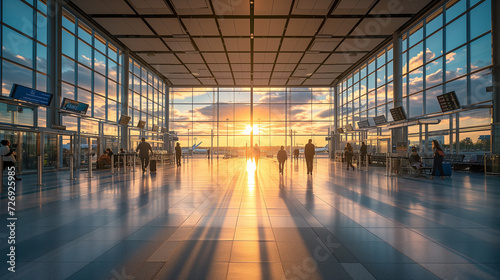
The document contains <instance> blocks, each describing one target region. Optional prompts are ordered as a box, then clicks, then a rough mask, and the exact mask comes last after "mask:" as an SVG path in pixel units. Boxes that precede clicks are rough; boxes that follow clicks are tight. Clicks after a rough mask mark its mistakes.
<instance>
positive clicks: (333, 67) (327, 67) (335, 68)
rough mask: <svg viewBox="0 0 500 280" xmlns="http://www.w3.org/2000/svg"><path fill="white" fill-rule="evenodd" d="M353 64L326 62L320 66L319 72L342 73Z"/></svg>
mask: <svg viewBox="0 0 500 280" xmlns="http://www.w3.org/2000/svg"><path fill="white" fill-rule="evenodd" d="M351 65H352V64H324V65H322V66H321V67H320V68H318V71H317V72H318V73H333V72H335V73H342V72H344V71H345V70H347V68H349V67H351Z"/></svg>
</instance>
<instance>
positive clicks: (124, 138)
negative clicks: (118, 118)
mask: <svg viewBox="0 0 500 280" xmlns="http://www.w3.org/2000/svg"><path fill="white" fill-rule="evenodd" d="M129 59H130V57H129V52H128V50H126V51H124V52H123V63H122V71H123V72H122V77H123V81H122V92H121V100H122V107H121V113H122V115H127V116H128V115H129V114H128V107H129V102H130V101H129V100H128V91H129V87H128V84H129ZM129 140H130V135H129V130H128V126H127V125H121V144H122V148H123V149H125V151H127V153H128V151H129V150H130V141H129Z"/></svg>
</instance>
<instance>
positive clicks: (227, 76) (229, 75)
mask: <svg viewBox="0 0 500 280" xmlns="http://www.w3.org/2000/svg"><path fill="white" fill-rule="evenodd" d="M212 73H213V74H214V77H216V78H217V79H232V78H233V74H232V73H231V72H212Z"/></svg>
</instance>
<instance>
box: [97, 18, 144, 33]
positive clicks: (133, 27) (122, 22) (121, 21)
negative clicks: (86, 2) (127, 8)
mask: <svg viewBox="0 0 500 280" xmlns="http://www.w3.org/2000/svg"><path fill="white" fill-rule="evenodd" d="M96 21H97V23H99V25H101V26H102V27H104V29H106V30H107V31H108V32H109V33H111V34H113V35H153V32H152V31H151V29H149V27H148V26H147V25H146V24H145V23H144V22H143V21H142V19H140V18H127V19H125V18H96Z"/></svg>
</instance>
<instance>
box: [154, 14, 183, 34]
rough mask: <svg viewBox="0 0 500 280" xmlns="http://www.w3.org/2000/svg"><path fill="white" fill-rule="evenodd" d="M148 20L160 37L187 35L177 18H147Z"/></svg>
mask: <svg viewBox="0 0 500 280" xmlns="http://www.w3.org/2000/svg"><path fill="white" fill-rule="evenodd" d="M146 20H147V22H148V23H149V25H151V27H153V29H154V30H155V31H156V33H158V35H160V36H164V35H173V34H186V32H185V31H184V28H182V26H181V23H180V22H179V20H178V19H176V18H146Z"/></svg>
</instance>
